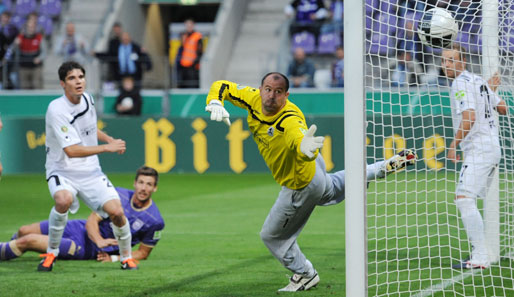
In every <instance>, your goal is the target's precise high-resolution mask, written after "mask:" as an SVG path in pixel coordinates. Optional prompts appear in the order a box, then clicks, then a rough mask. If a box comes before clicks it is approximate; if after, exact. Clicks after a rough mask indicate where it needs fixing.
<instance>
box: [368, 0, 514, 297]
mask: <svg viewBox="0 0 514 297" xmlns="http://www.w3.org/2000/svg"><path fill="white" fill-rule="evenodd" d="M435 6H436V7H440V8H444V9H446V10H447V11H449V12H450V13H451V14H452V15H453V17H454V19H455V21H456V22H457V24H458V28H459V32H458V35H457V38H456V39H455V42H456V43H459V44H460V45H462V46H463V47H464V48H465V49H466V50H467V70H468V71H470V72H472V73H475V74H477V75H484V76H485V75H488V73H492V72H494V71H498V73H499V74H500V77H501V80H502V83H501V85H500V87H499V88H498V90H497V94H498V95H499V96H500V97H501V98H502V99H503V100H505V101H506V103H507V105H508V106H510V107H513V106H514V100H513V97H512V94H513V92H514V73H513V71H514V70H513V69H514V0H500V1H498V7H497V9H498V24H497V27H498V30H497V33H498V41H499V42H498V45H497V48H498V55H494V56H488V57H485V56H484V52H485V51H484V50H483V40H484V36H483V33H482V30H483V28H484V26H486V25H487V24H491V20H488V19H483V16H484V15H487V14H485V13H484V11H483V9H484V8H483V5H482V3H481V2H480V1H419V0H418V1H401V0H398V1H396V0H389V1H378V0H366V1H365V26H366V32H365V40H366V46H365V51H366V55H365V73H366V75H365V86H366V94H367V102H366V108H367V122H368V126H367V143H368V146H367V155H368V160H367V161H368V163H371V162H375V161H377V160H380V159H382V158H386V159H387V158H389V157H391V156H393V155H394V154H395V153H398V152H399V151H400V150H402V149H404V148H413V149H415V151H416V153H417V154H418V157H419V159H420V161H418V162H417V163H416V166H415V168H412V169H408V170H405V171H402V172H398V173H396V174H392V175H389V176H388V177H387V178H386V179H384V180H379V181H376V182H373V183H371V184H370V185H369V188H368V195H367V224H368V229H367V240H368V267H367V268H368V295H369V296H432V295H434V296H514V289H513V287H514V286H513V279H514V270H513V267H514V262H513V256H514V249H513V248H514V215H513V214H514V193H513V190H514V174H513V170H514V168H513V167H514V152H513V149H514V139H513V137H514V134H513V133H514V123H513V121H512V120H511V119H510V117H511V116H510V115H507V116H500V117H499V131H500V142H501V146H502V159H501V162H500V164H499V177H498V179H496V183H495V182H493V185H492V186H491V188H492V189H491V192H493V193H490V194H488V195H487V196H486V197H484V198H483V199H482V198H478V199H477V205H478V207H479V209H480V210H481V212H482V214H483V217H484V224H485V229H486V230H488V232H489V231H491V230H493V231H491V232H492V234H491V233H488V234H486V238H487V239H488V241H489V240H490V239H491V238H493V239H494V238H495V237H496V239H498V238H499V250H500V258H499V259H498V261H495V262H494V263H492V264H491V265H490V267H489V268H488V269H484V270H482V269H474V270H460V269H453V268H452V265H453V264H456V263H459V262H460V261H461V260H462V259H464V258H466V257H467V256H469V255H470V253H471V245H470V243H469V240H468V237H467V234H466V232H465V230H464V227H463V225H462V221H461V216H460V213H459V210H458V208H457V207H456V205H455V203H454V198H455V189H456V185H457V182H458V178H459V171H460V168H461V164H462V162H460V163H458V164H457V165H455V164H453V163H452V162H450V161H449V160H448V159H447V158H446V153H447V147H448V146H449V144H450V143H451V141H452V140H453V138H454V130H453V126H452V103H451V100H450V86H451V80H448V79H447V78H446V77H445V75H444V73H443V71H442V69H441V55H442V50H441V49H437V48H431V47H428V46H425V45H423V44H422V43H421V42H420V39H419V36H418V35H417V33H416V29H417V27H418V24H419V22H420V20H421V19H422V17H423V14H424V12H425V11H426V10H428V9H430V8H433V7H435ZM493 22H494V19H493ZM493 47H494V46H493ZM493 52H494V51H493ZM485 58H487V59H489V60H491V59H492V60H493V61H496V62H497V64H498V66H497V68H495V69H486V71H484V69H483V67H484V60H485ZM493 65H496V64H493ZM493 67H495V66H493ZM484 79H486V80H487V79H488V77H484ZM509 114H512V110H511V111H510V112H509ZM496 184H497V187H496V188H497V189H496V190H494V188H495V185H496ZM495 194H496V196H498V197H499V199H498V200H499V202H498V203H496V205H497V206H498V207H499V208H498V209H495V208H494V204H495V202H494V197H495ZM491 195H492V196H491ZM490 196H491V197H493V198H491V199H489V198H488V197H490ZM486 203H489V205H487V207H486V206H485V204H486ZM484 208H485V210H484ZM486 212H488V213H487V214H486ZM494 230H496V231H494ZM498 231H499V232H498ZM492 242H493V243H492V245H493V246H494V240H492ZM493 249H494V247H493Z"/></svg>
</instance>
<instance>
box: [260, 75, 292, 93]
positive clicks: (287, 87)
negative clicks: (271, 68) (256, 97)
mask: <svg viewBox="0 0 514 297" xmlns="http://www.w3.org/2000/svg"><path fill="white" fill-rule="evenodd" d="M270 75H273V79H274V80H277V79H280V78H283V79H284V81H285V83H286V85H285V87H286V89H285V91H286V92H287V91H288V90H289V79H288V78H287V76H285V75H283V74H282V73H280V72H269V73H266V75H264V77H263V78H262V81H261V86H262V85H264V80H265V79H266V78H267V77H268V76H270Z"/></svg>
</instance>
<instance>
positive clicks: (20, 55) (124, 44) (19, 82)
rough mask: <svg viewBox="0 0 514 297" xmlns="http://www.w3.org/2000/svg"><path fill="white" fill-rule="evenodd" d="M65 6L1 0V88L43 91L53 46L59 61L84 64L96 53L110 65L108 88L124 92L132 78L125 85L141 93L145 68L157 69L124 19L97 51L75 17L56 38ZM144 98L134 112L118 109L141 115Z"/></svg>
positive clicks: (44, 0) (52, 1) (51, 0)
mask: <svg viewBox="0 0 514 297" xmlns="http://www.w3.org/2000/svg"><path fill="white" fill-rule="evenodd" d="M64 4H65V3H64V2H62V1H61V0H37V1H36V0H3V1H2V0H0V61H1V63H0V69H1V71H0V82H1V84H0V89H42V88H43V63H44V61H45V57H46V56H47V53H48V50H49V49H52V48H53V50H52V51H53V53H54V54H55V56H56V57H58V58H59V59H60V61H59V62H65V61H71V60H73V61H77V62H79V63H81V64H83V65H85V64H87V63H88V62H90V61H91V59H93V58H95V57H96V58H97V59H99V61H100V62H101V63H103V64H104V65H105V67H106V68H107V69H106V71H105V73H106V75H105V76H106V77H103V81H104V83H105V85H106V86H107V89H111V90H115V89H119V90H120V91H123V90H124V89H123V87H122V81H123V80H126V78H130V83H125V85H131V86H130V90H129V91H130V92H132V93H134V92H136V91H138V90H139V89H140V87H141V82H142V79H143V72H144V71H147V70H150V69H151V68H152V63H151V60H150V57H149V56H148V55H147V54H146V51H145V50H144V49H143V48H141V46H140V45H139V44H137V43H136V42H134V41H132V39H131V36H130V34H129V33H128V32H124V31H123V30H122V25H121V24H120V23H115V24H114V26H113V28H112V32H111V37H110V40H109V45H108V48H107V49H106V50H105V51H104V52H95V51H93V50H92V49H91V48H90V44H89V42H88V40H87V39H86V38H84V37H83V36H82V34H80V33H79V32H76V26H75V23H74V22H72V21H68V22H67V23H65V24H63V25H64V31H63V33H62V34H60V35H58V36H55V37H56V38H52V33H53V30H54V27H57V26H58V25H60V23H61V22H62V21H63V20H62V19H60V16H61V10H62V6H63V5H64ZM52 40H54V44H51V43H52ZM102 73H104V71H102V72H101V75H103V74H102ZM133 97H138V96H137V95H134V96H133ZM139 101H140V100H138V99H137V98H136V100H135V101H134V104H132V105H131V108H130V110H129V109H127V108H121V109H119V108H117V107H115V108H116V110H120V113H123V114H138V113H140V111H141V105H140V104H139ZM125 102H127V100H126V101H125ZM124 106H125V107H126V106H128V105H127V104H125V105H124ZM132 106H133V108H134V110H132Z"/></svg>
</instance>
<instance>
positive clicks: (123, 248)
mask: <svg viewBox="0 0 514 297" xmlns="http://www.w3.org/2000/svg"><path fill="white" fill-rule="evenodd" d="M111 228H112V232H113V233H114V237H116V240H117V241H118V246H119V247H120V260H121V262H123V261H125V260H127V259H130V258H132V245H131V244H132V234H131V233H130V225H129V222H128V219H126V218H125V225H123V226H122V227H118V226H116V225H114V224H113V223H111Z"/></svg>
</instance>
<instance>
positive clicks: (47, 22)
mask: <svg viewBox="0 0 514 297" xmlns="http://www.w3.org/2000/svg"><path fill="white" fill-rule="evenodd" d="M37 24H38V25H39V26H40V27H41V29H42V30H43V34H44V35H45V36H50V35H52V31H53V29H54V24H53V22H52V19H51V18H50V17H49V16H46V15H41V16H39V18H38V19H37Z"/></svg>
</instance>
